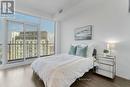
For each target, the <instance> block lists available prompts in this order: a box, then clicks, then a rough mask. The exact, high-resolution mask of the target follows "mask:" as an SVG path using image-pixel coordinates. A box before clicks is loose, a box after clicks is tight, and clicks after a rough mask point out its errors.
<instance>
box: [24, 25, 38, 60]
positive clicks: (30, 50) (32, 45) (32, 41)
mask: <svg viewBox="0 0 130 87" xmlns="http://www.w3.org/2000/svg"><path fill="white" fill-rule="evenodd" d="M24 28H25V30H26V31H25V43H26V46H25V47H26V50H25V51H26V58H36V57H37V56H38V52H37V50H38V30H37V29H38V26H33V25H27V24H26V25H25V27H24Z"/></svg>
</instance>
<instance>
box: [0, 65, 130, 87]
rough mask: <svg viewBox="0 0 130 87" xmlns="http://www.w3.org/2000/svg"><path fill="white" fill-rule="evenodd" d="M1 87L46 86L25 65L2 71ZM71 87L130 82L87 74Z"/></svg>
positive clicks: (123, 86)
mask: <svg viewBox="0 0 130 87" xmlns="http://www.w3.org/2000/svg"><path fill="white" fill-rule="evenodd" d="M86 78H88V79H87V80H86ZM0 87H44V84H43V82H42V81H41V80H39V78H38V77H37V76H36V75H35V74H33V71H32V69H31V67H30V65H25V66H21V67H16V68H11V69H7V70H0ZM71 87H130V81H128V80H125V79H122V78H119V77H116V79H115V80H113V81H112V80H111V79H108V78H105V77H102V76H99V75H96V74H93V73H87V74H85V75H84V76H83V77H82V78H80V79H79V80H76V81H75V83H73V84H72V86H71Z"/></svg>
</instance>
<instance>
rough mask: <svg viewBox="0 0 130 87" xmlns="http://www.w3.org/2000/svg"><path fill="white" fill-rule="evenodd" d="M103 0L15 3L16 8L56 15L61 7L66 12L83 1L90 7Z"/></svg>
mask: <svg viewBox="0 0 130 87" xmlns="http://www.w3.org/2000/svg"><path fill="white" fill-rule="evenodd" d="M102 1H105V0H15V5H16V10H17V9H20V10H26V11H31V12H35V13H37V14H40V15H49V16H51V17H54V16H57V14H58V12H59V10H61V9H64V10H63V12H64V11H67V10H70V9H71V8H73V7H76V6H78V5H79V4H81V3H84V4H83V5H85V7H90V6H94V5H95V4H99V3H101V2H102ZM81 5H82V4H81ZM81 7H82V6H81ZM71 11H72V10H71Z"/></svg>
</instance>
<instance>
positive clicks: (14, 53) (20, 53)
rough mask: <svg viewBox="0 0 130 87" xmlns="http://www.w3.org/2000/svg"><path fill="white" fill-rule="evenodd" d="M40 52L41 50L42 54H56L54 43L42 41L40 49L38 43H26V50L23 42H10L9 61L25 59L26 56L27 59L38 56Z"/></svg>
mask: <svg viewBox="0 0 130 87" xmlns="http://www.w3.org/2000/svg"><path fill="white" fill-rule="evenodd" d="M38 50H40V51H38ZM38 52H40V56H47V55H52V54H54V43H41V44H40V49H38V45H37V43H26V44H25V50H24V44H23V43H9V44H8V61H15V60H23V59H24V57H25V58H26V59H30V58H37V57H38Z"/></svg>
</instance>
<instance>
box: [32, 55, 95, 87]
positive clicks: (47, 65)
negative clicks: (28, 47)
mask: <svg viewBox="0 0 130 87" xmlns="http://www.w3.org/2000/svg"><path fill="white" fill-rule="evenodd" d="M93 59H94V58H93V57H92V56H90V57H87V58H84V57H80V56H75V55H69V54H60V55H53V56H48V57H45V58H42V57H41V58H38V59H36V60H35V61H34V62H33V63H32V64H31V67H32V69H33V71H34V72H35V73H36V74H37V75H38V76H39V78H40V79H41V80H43V82H44V84H45V87H70V86H71V84H72V83H73V82H74V81H75V80H76V79H77V78H79V77H82V76H83V75H84V73H86V72H88V71H89V70H90V69H92V68H93Z"/></svg>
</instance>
